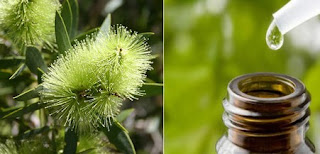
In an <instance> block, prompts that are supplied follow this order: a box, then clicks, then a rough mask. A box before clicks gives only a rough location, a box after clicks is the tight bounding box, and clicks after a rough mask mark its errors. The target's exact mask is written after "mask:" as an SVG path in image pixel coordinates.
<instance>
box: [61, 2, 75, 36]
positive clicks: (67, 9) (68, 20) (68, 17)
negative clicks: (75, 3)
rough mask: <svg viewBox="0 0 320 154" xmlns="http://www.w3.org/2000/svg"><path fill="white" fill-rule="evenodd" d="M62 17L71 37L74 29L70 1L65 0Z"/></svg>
mask: <svg viewBox="0 0 320 154" xmlns="http://www.w3.org/2000/svg"><path fill="white" fill-rule="evenodd" d="M61 17H62V19H63V22H64V24H65V26H66V29H67V31H68V34H69V36H70V33H71V29H72V10H71V6H70V2H69V0H65V1H64V2H63V4H62V10H61Z"/></svg>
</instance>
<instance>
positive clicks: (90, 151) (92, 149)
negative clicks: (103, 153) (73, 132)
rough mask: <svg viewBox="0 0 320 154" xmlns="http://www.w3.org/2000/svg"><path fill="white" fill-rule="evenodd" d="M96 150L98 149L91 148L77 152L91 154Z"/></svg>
mask: <svg viewBox="0 0 320 154" xmlns="http://www.w3.org/2000/svg"><path fill="white" fill-rule="evenodd" d="M94 150H96V148H90V149H87V150H84V151H81V152H78V153H77V154H90V153H92V152H93V151H94Z"/></svg>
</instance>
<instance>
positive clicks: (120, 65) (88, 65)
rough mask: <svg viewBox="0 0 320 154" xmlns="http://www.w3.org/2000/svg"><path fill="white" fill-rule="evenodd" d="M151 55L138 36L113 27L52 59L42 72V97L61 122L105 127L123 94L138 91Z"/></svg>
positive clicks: (123, 97)
mask: <svg viewBox="0 0 320 154" xmlns="http://www.w3.org/2000/svg"><path fill="white" fill-rule="evenodd" d="M99 36H100V35H99ZM151 59H152V56H151V55H150V48H149V46H148V45H147V44H146V39H145V38H144V37H142V36H141V35H138V34H137V33H135V32H131V31H129V30H127V29H126V28H125V27H123V26H117V27H115V28H114V29H112V30H111V31H110V32H109V33H108V35H106V36H104V35H101V37H97V38H95V39H93V38H91V39H90V38H88V39H87V40H86V41H83V42H78V43H77V44H76V45H75V46H74V47H73V49H71V50H69V51H68V52H67V55H66V56H62V57H61V58H59V59H58V60H57V61H55V62H54V63H53V65H52V66H51V68H49V72H48V73H47V74H45V75H44V76H43V83H42V85H43V87H44V90H43V92H41V98H42V101H43V102H44V103H47V104H48V105H49V109H50V111H51V113H52V114H53V115H54V117H56V119H58V120H59V121H60V122H62V123H63V124H64V125H66V126H69V127H72V128H78V127H79V129H80V130H87V129H88V128H89V129H90V128H92V127H96V126H98V125H100V124H103V125H105V126H108V125H109V124H108V123H109V122H110V118H113V117H115V116H116V115H117V114H118V112H119V107H120V105H121V103H122V101H123V100H124V99H125V98H128V99H130V100H132V99H134V98H135V96H140V95H142V93H141V92H140V90H139V88H140V87H141V86H142V84H143V83H144V80H145V78H146V71H147V70H150V69H151V61H150V60H151Z"/></svg>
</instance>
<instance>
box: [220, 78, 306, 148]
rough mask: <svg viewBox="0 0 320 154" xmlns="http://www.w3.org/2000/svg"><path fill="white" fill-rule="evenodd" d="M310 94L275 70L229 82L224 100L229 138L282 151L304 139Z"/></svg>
mask: <svg viewBox="0 0 320 154" xmlns="http://www.w3.org/2000/svg"><path fill="white" fill-rule="evenodd" d="M309 102H310V95H309V94H308V92H307V91H306V89H305V87H304V85H303V84H302V83H301V82H300V81H299V80H297V79H294V78H291V77H289V76H284V75H278V74H273V73H258V74H257V73H256V74H250V75H245V76H241V77H239V78H236V79H234V80H233V81H231V82H230V84H229V87H228V98H226V99H225V100H224V102H223V106H224V108H225V113H224V115H223V120H224V123H225V125H226V126H227V127H228V140H230V141H231V142H232V143H234V144H236V145H238V146H239V147H241V148H244V149H247V150H250V151H252V152H281V151H288V150H290V149H294V148H295V147H297V146H298V145H300V144H301V143H303V142H304V138H305V132H306V131H307V129H308V125H309V123H308V121H309V116H310V110H309Z"/></svg>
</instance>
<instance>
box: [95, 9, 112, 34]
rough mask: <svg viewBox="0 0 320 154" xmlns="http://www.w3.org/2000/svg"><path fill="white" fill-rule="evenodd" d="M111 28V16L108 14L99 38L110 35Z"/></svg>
mask: <svg viewBox="0 0 320 154" xmlns="http://www.w3.org/2000/svg"><path fill="white" fill-rule="evenodd" d="M110 28H111V14H108V16H107V17H106V19H104V21H103V23H102V25H101V28H100V31H99V34H98V37H101V36H102V35H108V33H109V31H110Z"/></svg>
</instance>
